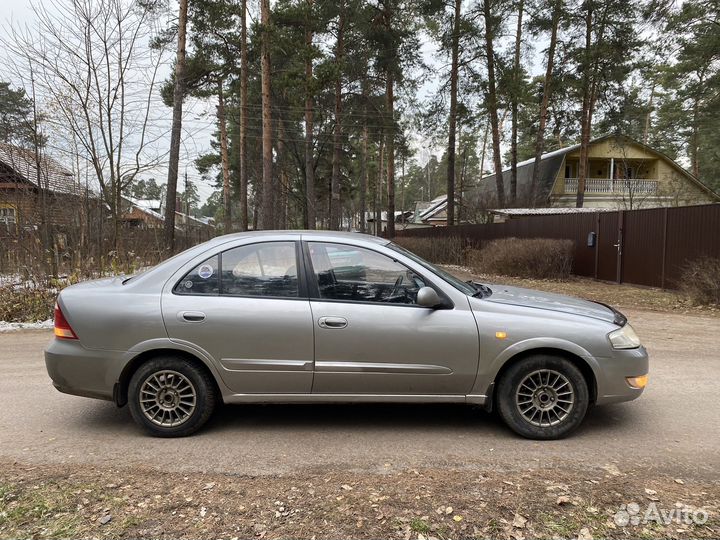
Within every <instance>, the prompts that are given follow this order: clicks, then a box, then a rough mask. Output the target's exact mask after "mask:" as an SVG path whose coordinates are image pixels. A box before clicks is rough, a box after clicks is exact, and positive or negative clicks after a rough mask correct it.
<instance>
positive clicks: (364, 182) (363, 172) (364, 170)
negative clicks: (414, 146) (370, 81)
mask: <svg viewBox="0 0 720 540" xmlns="http://www.w3.org/2000/svg"><path fill="white" fill-rule="evenodd" d="M367 99H368V96H367V83H366V82H365V81H363V119H362V122H363V126H362V156H361V158H360V232H361V233H364V232H367V230H366V221H365V218H366V214H367V186H368V125H367Z"/></svg>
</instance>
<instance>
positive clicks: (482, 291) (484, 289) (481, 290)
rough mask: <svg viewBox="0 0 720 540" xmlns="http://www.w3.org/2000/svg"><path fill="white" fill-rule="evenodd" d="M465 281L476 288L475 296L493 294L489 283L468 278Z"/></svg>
mask: <svg viewBox="0 0 720 540" xmlns="http://www.w3.org/2000/svg"><path fill="white" fill-rule="evenodd" d="M465 283H467V284H468V285H470V286H472V287H473V288H474V289H475V292H474V293H473V294H472V297H473V298H485V297H486V296H490V295H491V294H492V289H490V287H488V286H487V285H483V284H482V283H475V282H474V281H471V280H468V281H466V282H465Z"/></svg>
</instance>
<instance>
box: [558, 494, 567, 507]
mask: <svg viewBox="0 0 720 540" xmlns="http://www.w3.org/2000/svg"><path fill="white" fill-rule="evenodd" d="M557 503H558V504H560V505H563V504H570V497H568V496H567V495H560V496H559V497H558V498H557Z"/></svg>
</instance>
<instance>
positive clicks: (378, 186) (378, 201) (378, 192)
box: [375, 132, 385, 236]
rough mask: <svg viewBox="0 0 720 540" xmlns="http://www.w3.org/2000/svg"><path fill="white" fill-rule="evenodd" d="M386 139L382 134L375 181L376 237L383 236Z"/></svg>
mask: <svg viewBox="0 0 720 540" xmlns="http://www.w3.org/2000/svg"><path fill="white" fill-rule="evenodd" d="M384 140H385V139H384V138H383V135H382V132H381V133H380V147H379V148H378V171H377V172H378V174H377V180H376V181H375V236H380V235H381V234H382V192H383V189H382V185H383V171H384V168H383V152H385V148H384V147H383V143H384Z"/></svg>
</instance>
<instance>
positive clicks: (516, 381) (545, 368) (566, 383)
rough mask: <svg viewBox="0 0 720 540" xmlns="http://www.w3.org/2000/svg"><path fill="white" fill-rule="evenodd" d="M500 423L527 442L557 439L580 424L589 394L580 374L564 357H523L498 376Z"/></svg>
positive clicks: (587, 403)
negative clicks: (527, 440)
mask: <svg viewBox="0 0 720 540" xmlns="http://www.w3.org/2000/svg"><path fill="white" fill-rule="evenodd" d="M496 398H497V405H498V412H499V414H500V417H501V418H502V419H503V421H504V422H505V423H506V424H507V425H508V426H509V427H510V429H512V430H513V431H515V433H518V434H519V435H522V436H523V437H527V438H528V439H560V438H562V437H565V436H566V435H568V434H569V433H571V432H572V431H573V430H575V429H576V428H577V427H578V426H579V425H580V424H581V423H582V421H583V418H584V417H585V413H586V411H587V408H588V405H589V402H590V394H589V391H588V385H587V382H586V381H585V378H584V377H583V374H582V373H581V372H580V370H579V369H578V368H577V366H576V365H575V364H573V363H572V362H571V361H569V360H567V359H566V358H562V357H559V356H549V355H535V356H530V357H527V358H525V359H523V360H521V361H520V362H517V363H516V364H513V365H512V366H510V368H508V370H507V371H506V372H505V373H504V374H503V375H502V377H501V379H500V381H499V384H498V388H497V394H496Z"/></svg>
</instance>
